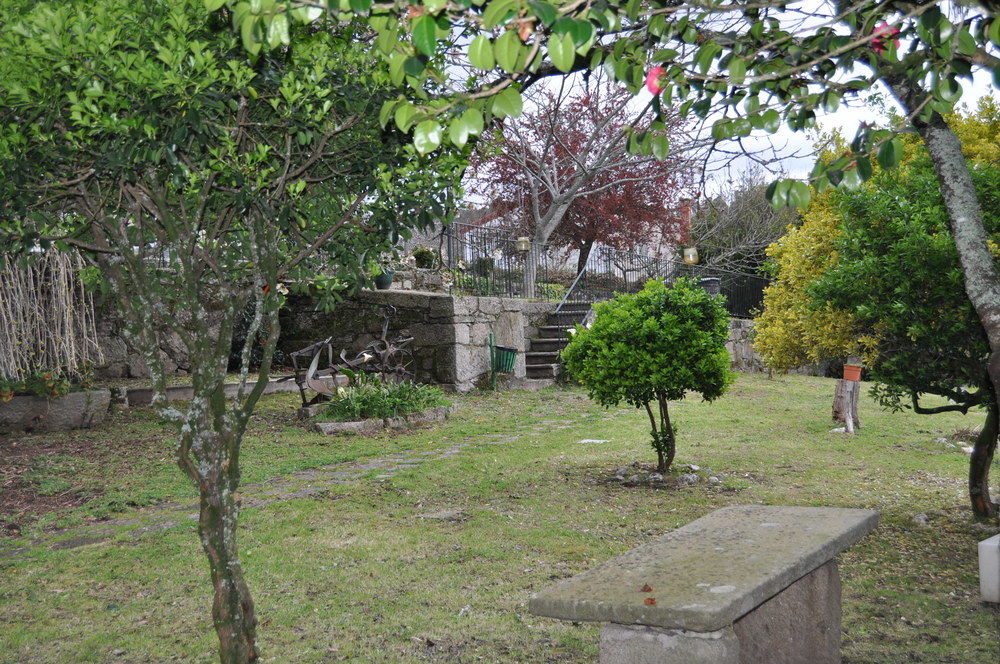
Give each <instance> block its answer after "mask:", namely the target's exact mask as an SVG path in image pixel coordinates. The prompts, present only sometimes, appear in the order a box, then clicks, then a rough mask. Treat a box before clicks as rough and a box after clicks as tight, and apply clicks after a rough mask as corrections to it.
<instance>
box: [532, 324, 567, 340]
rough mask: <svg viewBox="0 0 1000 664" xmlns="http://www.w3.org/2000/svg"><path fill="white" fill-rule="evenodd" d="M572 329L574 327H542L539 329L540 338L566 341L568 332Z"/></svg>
mask: <svg viewBox="0 0 1000 664" xmlns="http://www.w3.org/2000/svg"><path fill="white" fill-rule="evenodd" d="M572 328H573V326H572V325H542V326H541V327H539V328H538V336H539V338H541V339H565V338H566V330H570V329H572Z"/></svg>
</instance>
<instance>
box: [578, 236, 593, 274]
mask: <svg viewBox="0 0 1000 664" xmlns="http://www.w3.org/2000/svg"><path fill="white" fill-rule="evenodd" d="M593 249H594V241H593V240H587V241H586V242H584V243H583V246H582V247H580V255H579V256H578V257H577V259H576V273H577V274H580V273H581V272H583V270H584V268H586V267H587V261H588V260H590V252H591V251H593Z"/></svg>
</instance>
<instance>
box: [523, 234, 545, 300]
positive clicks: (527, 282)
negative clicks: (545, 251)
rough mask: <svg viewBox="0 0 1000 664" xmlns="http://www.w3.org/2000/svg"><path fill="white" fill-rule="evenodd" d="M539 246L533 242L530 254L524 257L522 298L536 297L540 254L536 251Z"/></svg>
mask: <svg viewBox="0 0 1000 664" xmlns="http://www.w3.org/2000/svg"><path fill="white" fill-rule="evenodd" d="M536 246H537V245H536V244H535V243H534V242H532V243H531V248H530V249H528V253H526V254H525V255H524V274H523V275H522V276H521V297H524V298H532V297H535V280H536V279H537V278H538V259H539V258H541V256H540V252H538V251H535V247H536Z"/></svg>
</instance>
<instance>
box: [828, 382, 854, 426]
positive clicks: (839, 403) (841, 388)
mask: <svg viewBox="0 0 1000 664" xmlns="http://www.w3.org/2000/svg"><path fill="white" fill-rule="evenodd" d="M860 393H861V383H859V382H858V381H856V380H844V379H843V378H840V379H838V380H837V391H836V392H835V393H834V396H833V421H834V422H843V423H844V429H845V430H846V431H847V433H854V430H855V429H860V428H861V419H860V418H859V417H858V395H859V394H860Z"/></svg>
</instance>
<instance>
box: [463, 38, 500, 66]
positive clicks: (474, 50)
mask: <svg viewBox="0 0 1000 664" xmlns="http://www.w3.org/2000/svg"><path fill="white" fill-rule="evenodd" d="M469 62H470V63H471V64H472V66H473V67H475V68H476V69H483V70H486V71H488V70H490V69H493V67H494V66H495V65H496V59H495V58H494V57H493V42H491V41H490V38H489V37H487V36H486V35H476V38H475V39H473V40H472V43H471V44H470V45H469Z"/></svg>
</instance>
